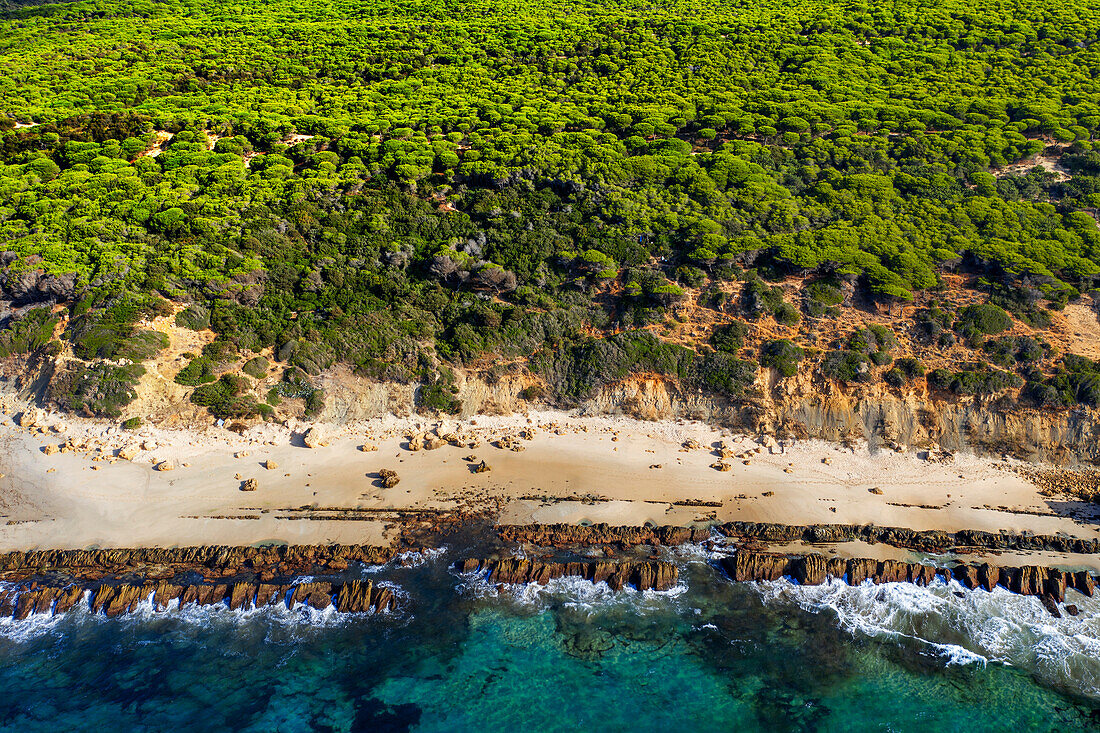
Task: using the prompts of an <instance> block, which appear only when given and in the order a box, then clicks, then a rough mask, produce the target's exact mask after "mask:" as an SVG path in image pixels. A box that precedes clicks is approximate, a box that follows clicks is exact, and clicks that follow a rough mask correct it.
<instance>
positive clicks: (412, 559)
mask: <svg viewBox="0 0 1100 733" xmlns="http://www.w3.org/2000/svg"><path fill="white" fill-rule="evenodd" d="M447 551H448V547H447V546H446V545H443V546H442V547H432V548H429V549H426V550H409V551H408V552H402V553H400V554H398V555H395V556H394V557H393V558H391V559H390V560H387V561H386V562H384V563H382V564H380V565H363V566H362V573H361V574H362V575H364V576H367V575H374V574H376V573H380V572H382V571H383V570H393V569H394V568H418V567H420V566H421V565H423V564H425V563H428V562H431V561H432V560H435V559H436V558H439V557H443V556H444V555H446V554H447Z"/></svg>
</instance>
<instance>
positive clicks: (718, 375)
mask: <svg viewBox="0 0 1100 733" xmlns="http://www.w3.org/2000/svg"><path fill="white" fill-rule="evenodd" d="M755 381H756V365H755V364H753V363H752V362H751V361H744V360H742V359H737V358H735V357H734V356H733V355H732V354H728V353H726V352H723V351H712V352H710V353H708V354H704V355H703V356H702V357H701V358H700V359H698V360H696V361H695V363H694V364H693V365H692V371H691V382H693V383H694V384H697V385H699V386H700V387H702V388H703V389H706V390H707V391H710V392H716V393H718V394H724V395H731V396H734V397H740V396H742V395H744V394H745V392H746V391H748V389H749V388H750V387H752V385H753V383H754V382H755Z"/></svg>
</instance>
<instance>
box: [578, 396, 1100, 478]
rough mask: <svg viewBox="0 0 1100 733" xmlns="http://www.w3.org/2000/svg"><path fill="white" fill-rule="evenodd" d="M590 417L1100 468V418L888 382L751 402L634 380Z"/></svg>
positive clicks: (602, 400) (601, 399)
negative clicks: (896, 387)
mask: <svg viewBox="0 0 1100 733" xmlns="http://www.w3.org/2000/svg"><path fill="white" fill-rule="evenodd" d="M584 409H585V410H587V411H589V412H594V413H608V414H625V415H630V416H632V417H637V418H641V419H647V420H657V419H669V418H681V417H682V418H690V419H697V420H703V421H706V422H710V423H714V424H720V425H725V426H727V427H730V428H733V429H737V430H743V431H746V432H762V433H767V434H772V435H778V436H781V437H793V438H803V439H804V438H816V439H820V440H828V441H834V442H836V441H845V440H856V439H863V440H866V441H868V442H869V443H870V444H871V445H872V446H881V445H884V444H886V445H903V446H908V447H915V448H928V447H937V446H938V447H942V448H945V449H947V450H953V451H954V450H966V451H971V452H976V453H1010V454H1012V455H1015V456H1017V457H1020V458H1025V459H1028V460H1033V461H1050V462H1052V463H1058V464H1075V463H1100V413H1098V412H1097V411H1095V410H1086V409H1083V408H1082V409H1075V410H1059V411H1043V410H1036V409H1031V408H1024V407H1020V406H1018V405H1016V406H1012V407H1005V406H1003V405H1001V404H998V403H997V402H996V401H994V400H979V399H973V398H961V399H946V398H944V397H942V396H936V395H932V394H929V393H927V392H925V391H918V390H913V391H910V392H909V393H908V394H902V395H899V394H896V393H894V392H891V391H890V390H888V389H886V388H885V386H884V385H873V386H870V387H859V388H851V389H849V388H842V387H839V386H837V385H835V384H832V383H829V382H822V381H821V380H818V381H813V380H812V379H811V375H808V374H806V375H800V376H798V377H796V378H794V379H791V380H787V381H785V382H780V383H777V384H775V385H773V386H772V387H771V388H770V389H766V390H765V391H764V392H763V393H762V394H761V395H758V396H757V397H754V398H752V399H751V400H747V401H745V402H738V403H734V402H727V401H723V400H718V399H715V398H714V397H711V396H709V395H704V394H702V393H685V392H683V391H682V390H680V389H679V387H678V386H677V385H675V384H673V383H672V382H669V381H667V380H663V379H658V378H634V379H628V380H625V381H623V382H619V383H617V384H614V385H609V386H608V387H606V388H604V389H603V390H601V391H600V393H599V394H597V395H596V396H595V397H594V398H592V399H591V400H589V401H588V402H586V403H585V405H584Z"/></svg>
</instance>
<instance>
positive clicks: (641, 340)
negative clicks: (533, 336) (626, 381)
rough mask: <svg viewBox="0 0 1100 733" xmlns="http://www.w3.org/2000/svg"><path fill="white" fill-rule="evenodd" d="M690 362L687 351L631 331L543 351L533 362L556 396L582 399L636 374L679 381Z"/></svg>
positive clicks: (685, 373)
mask: <svg viewBox="0 0 1100 733" xmlns="http://www.w3.org/2000/svg"><path fill="white" fill-rule="evenodd" d="M694 359H695V352H694V351H691V350H690V349H686V348H684V347H683V346H677V345H675V344H668V343H665V342H664V341H661V340H660V339H658V338H657V337H656V336H654V335H653V334H651V333H649V332H648V331H634V332H626V333H620V334H616V335H614V336H611V337H609V338H606V339H590V340H588V341H584V342H582V343H579V344H576V345H573V346H570V347H567V348H564V349H557V350H554V351H543V352H540V353H539V354H538V355H536V357H535V358H534V360H533V362H534V365H535V367H536V368H537V369H538V370H539V371H540V372H542V374H543V376H544V377H545V378H546V381H547V383H548V384H550V385H551V386H552V387H553V388H554V389H555V390H556V391H557V393H558V394H561V395H566V396H568V397H573V398H584V397H588V396H589V395H591V394H592V393H593V392H594V391H595V390H596V389H598V388H599V387H601V386H603V385H605V384H609V383H611V382H614V381H617V380H619V379H623V378H624V377H626V376H628V375H630V374H634V373H638V372H655V373H657V374H664V375H667V376H671V377H675V378H678V379H679V378H683V377H684V376H685V375H687V373H688V371H689V369H690V367H691V364H692V362H693V361H694Z"/></svg>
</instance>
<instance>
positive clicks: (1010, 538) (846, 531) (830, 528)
mask: <svg viewBox="0 0 1100 733" xmlns="http://www.w3.org/2000/svg"><path fill="white" fill-rule="evenodd" d="M715 529H717V530H718V532H720V533H721V534H724V535H726V536H727V537H736V538H738V539H745V540H758V541H760V542H768V543H772V544H786V543H789V542H809V543H813V544H822V543H838V542H852V541H860V542H867V543H870V544H876V543H881V544H887V545H891V546H893V547H902V548H906V549H911V550H919V551H921V552H944V551H948V550H958V549H969V548H980V549H986V550H1019V551H1027V550H1030V551H1047V552H1075V553H1081V554H1097V553H1100V540H1089V539H1082V538H1078V537H1068V536H1065V535H1041V534H1040V535H1037V534H1018V533H1013V532H983V531H980V530H971V529H965V530H960V531H958V532H943V531H941V530H923V531H922V530H915V529H906V528H904V527H878V526H876V525H873V524H813V525H806V526H800V525H789V524H772V523H769V522H728V523H726V524H722V525H719V526H717V527H716V528H715Z"/></svg>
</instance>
